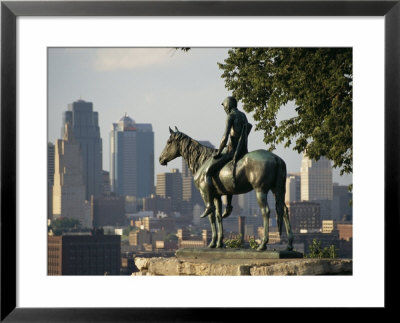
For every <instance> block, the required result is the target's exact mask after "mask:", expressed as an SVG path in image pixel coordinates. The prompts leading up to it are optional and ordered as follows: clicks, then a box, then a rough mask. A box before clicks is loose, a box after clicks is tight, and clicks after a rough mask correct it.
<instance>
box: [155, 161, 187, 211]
mask: <svg viewBox="0 0 400 323" xmlns="http://www.w3.org/2000/svg"><path fill="white" fill-rule="evenodd" d="M156 195H157V196H160V197H163V198H168V197H170V198H171V201H172V211H173V212H181V202H182V173H180V172H179V169H176V168H174V169H172V170H171V173H161V174H157V186H156Z"/></svg>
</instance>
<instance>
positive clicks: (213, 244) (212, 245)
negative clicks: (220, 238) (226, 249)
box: [207, 243, 216, 248]
mask: <svg viewBox="0 0 400 323" xmlns="http://www.w3.org/2000/svg"><path fill="white" fill-rule="evenodd" d="M215 246H216V244H215V243H210V244H209V245H208V247H207V248H215Z"/></svg>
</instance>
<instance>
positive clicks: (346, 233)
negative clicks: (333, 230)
mask: <svg viewBox="0 0 400 323" xmlns="http://www.w3.org/2000/svg"><path fill="white" fill-rule="evenodd" d="M337 230H338V231H339V239H340V240H346V241H351V240H352V239H353V224H351V223H338V224H337Z"/></svg>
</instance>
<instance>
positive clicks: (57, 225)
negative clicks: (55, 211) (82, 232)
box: [48, 217, 81, 236]
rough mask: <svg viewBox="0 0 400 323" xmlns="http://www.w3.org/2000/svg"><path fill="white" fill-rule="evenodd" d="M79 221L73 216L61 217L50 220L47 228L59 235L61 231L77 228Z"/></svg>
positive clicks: (79, 224) (79, 225)
mask: <svg viewBox="0 0 400 323" xmlns="http://www.w3.org/2000/svg"><path fill="white" fill-rule="evenodd" d="M80 228H81V222H80V221H79V220H78V219H75V218H67V217H61V218H59V219H55V220H53V221H51V224H50V226H49V227H48V230H49V231H50V230H52V232H53V234H54V235H56V236H57V235H61V234H62V233H63V232H68V231H74V230H79V229H80Z"/></svg>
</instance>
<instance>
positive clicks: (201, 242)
mask: <svg viewBox="0 0 400 323" xmlns="http://www.w3.org/2000/svg"><path fill="white" fill-rule="evenodd" d="M177 236H178V248H205V247H207V245H208V243H209V242H210V240H211V234H210V231H208V230H203V231H202V235H201V237H192V236H191V235H190V232H189V230H187V229H179V230H178V232H177Z"/></svg>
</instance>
